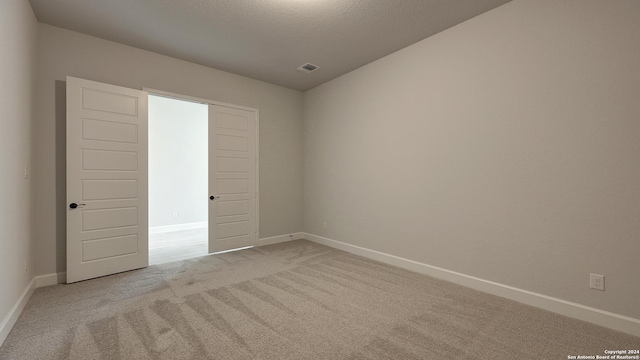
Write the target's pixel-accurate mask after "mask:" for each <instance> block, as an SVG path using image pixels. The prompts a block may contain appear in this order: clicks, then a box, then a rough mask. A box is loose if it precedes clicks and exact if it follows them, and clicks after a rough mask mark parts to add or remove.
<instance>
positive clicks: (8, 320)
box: [0, 278, 36, 346]
mask: <svg viewBox="0 0 640 360" xmlns="http://www.w3.org/2000/svg"><path fill="white" fill-rule="evenodd" d="M35 289H36V279H35V278H33V279H32V280H31V282H30V283H29V284H28V285H27V287H26V288H25V289H24V291H23V292H22V295H20V297H19V298H18V301H16V303H15V305H13V308H11V311H9V313H8V314H7V316H5V318H4V320H2V323H0V346H1V345H2V344H3V343H4V340H5V339H6V338H7V336H8V335H9V332H10V331H11V329H12V328H13V325H15V324H16V321H18V318H19V317H20V314H22V310H24V307H25V306H27V303H28V302H29V299H31V295H33V291H34V290H35Z"/></svg>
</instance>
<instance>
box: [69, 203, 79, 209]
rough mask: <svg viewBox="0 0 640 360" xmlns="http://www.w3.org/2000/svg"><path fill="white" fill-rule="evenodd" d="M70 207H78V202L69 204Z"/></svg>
mask: <svg viewBox="0 0 640 360" xmlns="http://www.w3.org/2000/svg"><path fill="white" fill-rule="evenodd" d="M69 207H70V208H72V209H75V208H77V207H78V204H76V203H71V204H69Z"/></svg>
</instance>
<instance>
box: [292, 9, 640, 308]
mask: <svg viewBox="0 0 640 360" xmlns="http://www.w3.org/2000/svg"><path fill="white" fill-rule="evenodd" d="M638 19H640V2H639V1H634V0H628V1H598V0H590V1H587V0H564V1H531V0H526V1H525V0H522V1H514V2H511V3H508V4H506V5H504V6H502V7H499V8H497V9H495V10H493V11H490V12H488V13H485V14H483V15H481V16H479V17H476V18H474V19H472V20H470V21H467V22H465V23H462V24H460V25H458V26H455V27H453V28H451V29H449V30H446V31H444V32H442V33H440V34H438V35H436V36H433V37H431V38H428V39H426V40H423V41H421V42H419V43H417V44H415V45H413V46H410V47H408V48H406V49H403V50H401V51H399V52H397V53H394V54H392V55H390V56H387V57H385V58H383V59H380V60H378V61H375V62H373V63H371V64H369V65H367V66H364V67H362V68H360V69H358V70H356V71H353V72H351V73H349V74H347V75H345V76H342V77H340V78H338V79H335V80H333V81H331V82H329V83H326V84H324V85H322V86H320V87H318V88H315V89H312V90H310V91H308V92H306V93H305V95H304V116H303V118H304V126H303V132H304V151H305V153H304V160H305V162H304V207H305V216H304V221H305V223H304V228H305V231H306V232H309V233H312V234H316V235H320V236H325V237H328V238H331V239H335V240H338V241H343V242H346V243H350V244H354V245H358V246H362V247H365V248H369V249H373V250H377V251H381V252H385V253H389V254H393V255H397V256H401V257H405V258H408V259H411V260H415V261H419V262H422V263H426V264H430V265H433V266H438V267H441V268H445V269H449V270H452V271H456V272H460V273H463V274H467V275H471V276H475V277H478V278H481V279H485V280H490V281H494V282H498V283H501V284H505V285H510V286H514V287H517V288H521V289H525V290H529V291H533V292H536V293H540V294H544V295H548V296H552V297H557V298H560V299H565V300H568V301H572V302H576V303H579V304H584V305H587V306H592V307H595V308H598V309H602V310H607V311H611V312H614V313H618V314H622V315H627V316H630V317H634V318H637V319H638V318H640V306H639V304H640V303H639V301H638V299H640V286H638V284H640V261H638V256H640V100H639V99H640V41H638V39H640V21H638ZM325 221H326V222H327V225H328V228H327V229H324V227H323V224H322V223H323V222H325ZM590 272H594V273H599V274H604V275H606V291H605V292H599V291H595V290H590V289H589V285H588V284H589V282H588V279H589V273H590Z"/></svg>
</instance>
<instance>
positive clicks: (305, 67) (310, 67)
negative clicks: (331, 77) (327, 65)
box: [298, 63, 319, 73]
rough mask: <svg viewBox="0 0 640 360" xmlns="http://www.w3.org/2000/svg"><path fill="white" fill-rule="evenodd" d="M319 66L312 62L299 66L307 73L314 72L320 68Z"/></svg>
mask: <svg viewBox="0 0 640 360" xmlns="http://www.w3.org/2000/svg"><path fill="white" fill-rule="evenodd" d="M318 68H319V66H318V65H313V64H310V63H306V64H304V65H302V66H300V67H299V68H298V70H300V71H304V72H306V73H310V72H314V71H316V70H318Z"/></svg>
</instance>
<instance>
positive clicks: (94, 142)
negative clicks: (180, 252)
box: [66, 77, 148, 283]
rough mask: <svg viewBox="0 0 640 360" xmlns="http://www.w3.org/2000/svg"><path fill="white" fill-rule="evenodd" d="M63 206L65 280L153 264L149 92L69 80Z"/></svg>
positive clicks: (69, 78)
mask: <svg viewBox="0 0 640 360" xmlns="http://www.w3.org/2000/svg"><path fill="white" fill-rule="evenodd" d="M71 203H76V204H78V207H76V208H71V207H70V206H69V205H70V204H71ZM66 206H67V282H68V283H72V282H76V281H80V280H85V279H91V278H94V277H98V276H104V275H109V274H114V273H117V272H122V271H127V270H132V269H137V268H142V267H146V266H147V265H148V225H147V210H148V209H147V93H146V92H143V91H138V90H133V89H127V88H123V87H119V86H113V85H107V84H102V83H98V82H94V81H88V80H83V79H77V78H72V77H68V78H67V204H66Z"/></svg>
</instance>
